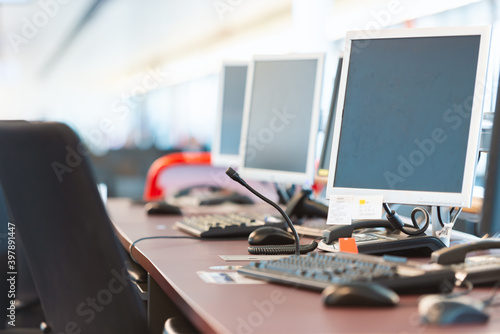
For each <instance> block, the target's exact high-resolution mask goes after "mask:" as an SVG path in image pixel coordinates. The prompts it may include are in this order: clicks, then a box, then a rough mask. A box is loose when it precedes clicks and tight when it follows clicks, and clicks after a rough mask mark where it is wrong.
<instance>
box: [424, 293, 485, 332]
mask: <svg viewBox="0 0 500 334" xmlns="http://www.w3.org/2000/svg"><path fill="white" fill-rule="evenodd" d="M484 309H485V305H484V302H482V301H477V300H474V299H472V298H470V297H467V296H461V297H455V298H451V297H447V296H442V295H429V296H424V297H422V298H421V299H420V301H419V303H418V313H419V315H420V317H421V319H422V322H424V323H426V324H432V325H452V324H464V323H471V324H472V323H485V322H487V321H488V319H489V315H488V314H487V313H486V312H485V310H484Z"/></svg>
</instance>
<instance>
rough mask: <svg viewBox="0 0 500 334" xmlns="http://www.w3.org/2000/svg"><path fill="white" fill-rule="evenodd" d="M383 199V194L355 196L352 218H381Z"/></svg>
mask: <svg viewBox="0 0 500 334" xmlns="http://www.w3.org/2000/svg"><path fill="white" fill-rule="evenodd" d="M383 201H384V197H383V196H382V195H374V196H354V202H353V211H352V219H380V218H381V217H382V204H383Z"/></svg>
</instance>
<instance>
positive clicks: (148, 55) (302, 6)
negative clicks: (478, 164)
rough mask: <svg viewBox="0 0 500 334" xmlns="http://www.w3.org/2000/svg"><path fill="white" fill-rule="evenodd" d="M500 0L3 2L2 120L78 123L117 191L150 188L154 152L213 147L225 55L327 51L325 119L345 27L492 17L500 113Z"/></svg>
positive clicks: (459, 22) (491, 86)
mask: <svg viewBox="0 0 500 334" xmlns="http://www.w3.org/2000/svg"><path fill="white" fill-rule="evenodd" d="M499 2H500V1H498V0H482V1H479V0H437V1H436V0H419V1H413V0H273V1H268V0H73V1H71V0H38V1H29V0H0V119H28V120H54V121H62V122H65V123H67V124H69V125H71V126H72V127H73V128H75V129H76V130H77V131H78V132H79V134H80V135H81V136H82V137H83V139H84V140H85V142H86V143H87V144H88V146H89V148H90V149H91V152H92V157H93V159H94V162H95V164H96V168H97V172H98V177H99V178H100V181H102V182H104V183H106V184H107V185H108V194H109V195H110V196H128V197H141V195H142V191H143V186H144V180H145V175H146V171H147V169H148V167H149V165H150V164H151V162H153V161H154V159H156V158H157V157H159V156H161V155H163V154H165V153H166V152H169V151H177V150H210V147H211V140H212V134H213V131H214V128H215V124H214V122H215V112H216V100H217V93H218V92H217V88H218V85H217V81H218V77H217V73H218V71H219V69H220V65H221V62H222V61H223V60H245V59H246V60H248V59H250V58H251V56H252V55H253V54H283V53H291V52H325V53H326V54H327V62H326V68H325V76H324V85H323V94H322V103H321V105H322V121H321V122H322V124H323V125H324V123H325V122H326V119H327V112H328V110H329V104H330V99H331V94H332V93H331V91H332V85H333V78H334V75H335V70H336V68H335V67H336V64H337V58H338V56H339V54H340V53H341V52H342V50H343V36H344V35H345V32H346V31H348V30H370V31H371V33H373V34H376V31H377V30H379V29H385V28H404V27H407V28H411V27H439V26H464V25H492V26H493V30H494V33H493V38H492V51H491V54H490V68H489V73H490V74H491V77H490V78H488V89H487V91H488V92H489V95H488V96H487V99H486V101H485V109H484V110H485V111H486V112H488V111H492V106H494V99H495V94H491V92H494V93H496V89H497V80H498V79H497V77H498V72H499V61H498V60H499V54H498V44H499V43H498V38H497V34H496V28H497V27H496V26H497V25H498V16H499V6H500V4H499ZM321 138H322V136H321V135H320V136H319V142H320V141H321ZM319 144H320V143H319ZM483 160H485V159H483Z"/></svg>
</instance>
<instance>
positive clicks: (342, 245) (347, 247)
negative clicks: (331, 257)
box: [339, 238, 358, 254]
mask: <svg viewBox="0 0 500 334" xmlns="http://www.w3.org/2000/svg"><path fill="white" fill-rule="evenodd" d="M339 249H340V251H341V252H345V253H355V254H358V246H357V245H356V240H355V239H354V238H339Z"/></svg>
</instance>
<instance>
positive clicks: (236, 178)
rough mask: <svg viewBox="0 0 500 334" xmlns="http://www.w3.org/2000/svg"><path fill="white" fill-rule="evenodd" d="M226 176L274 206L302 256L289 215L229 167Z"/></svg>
mask: <svg viewBox="0 0 500 334" xmlns="http://www.w3.org/2000/svg"><path fill="white" fill-rule="evenodd" d="M226 174H227V175H228V176H229V177H230V178H231V179H233V180H234V181H236V182H238V183H239V184H241V185H242V186H243V187H245V188H247V189H248V190H250V191H251V192H252V194H254V195H255V196H257V197H258V198H260V199H261V200H263V201H264V202H266V203H268V204H270V205H272V206H273V207H274V208H275V209H276V210H278V211H279V213H280V214H281V215H282V216H283V218H285V221H286V223H287V224H288V227H289V228H290V230H291V231H292V233H293V236H294V238H295V254H296V255H300V242H299V235H298V234H297V231H296V230H295V227H294V226H293V223H292V221H291V220H290V217H288V215H287V214H286V213H285V211H283V209H281V208H280V207H279V205H278V204H276V203H274V202H273V201H271V200H270V199H268V198H267V197H265V196H264V195H262V194H261V193H259V192H258V191H257V190H255V189H253V188H252V187H251V186H249V185H248V183H246V182H245V180H243V179H242V178H241V177H240V176H239V174H238V173H237V172H236V171H235V170H234V169H232V168H231V167H229V168H228V169H227V170H226Z"/></svg>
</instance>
